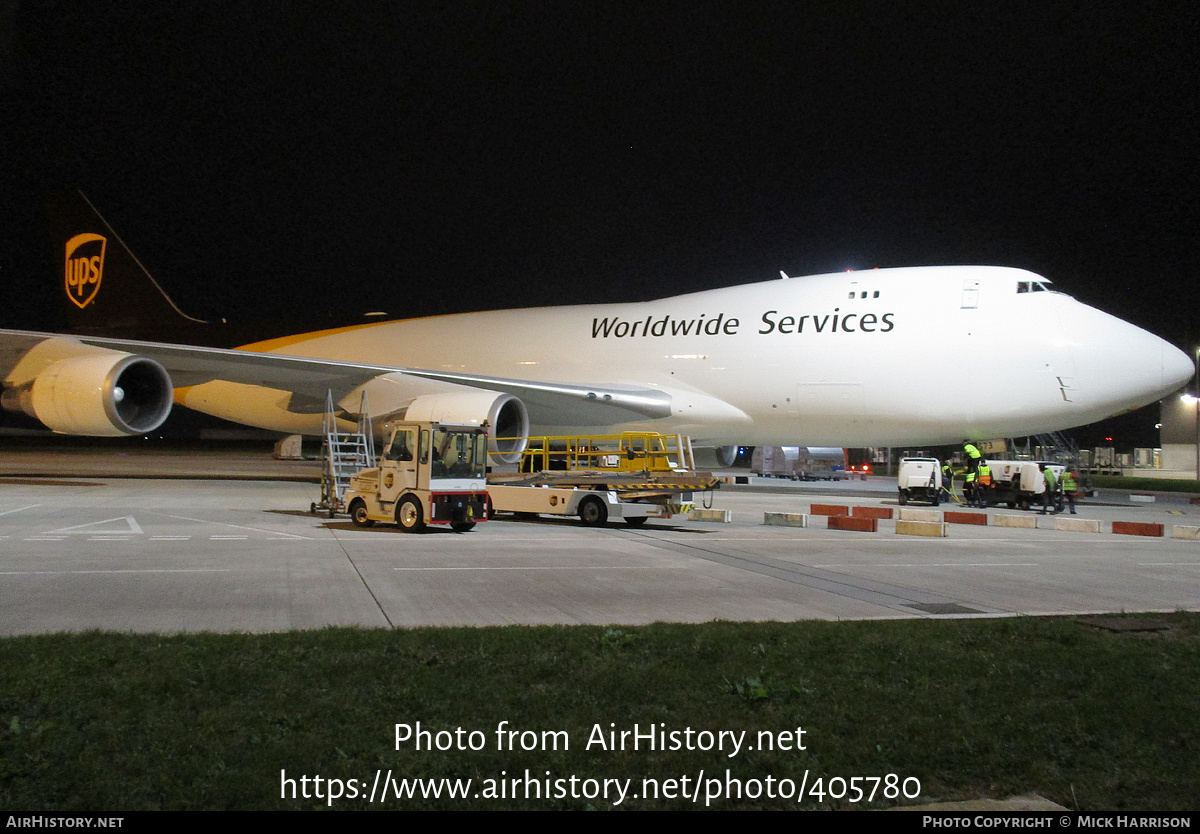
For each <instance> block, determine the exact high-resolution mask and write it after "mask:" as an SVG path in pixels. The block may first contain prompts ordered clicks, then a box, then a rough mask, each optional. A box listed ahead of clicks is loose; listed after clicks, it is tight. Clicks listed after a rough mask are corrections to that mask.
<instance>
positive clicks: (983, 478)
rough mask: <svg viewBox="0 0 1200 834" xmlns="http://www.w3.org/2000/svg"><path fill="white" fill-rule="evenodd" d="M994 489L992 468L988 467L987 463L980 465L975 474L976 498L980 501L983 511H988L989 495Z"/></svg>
mask: <svg viewBox="0 0 1200 834" xmlns="http://www.w3.org/2000/svg"><path fill="white" fill-rule="evenodd" d="M991 488H992V468H991V467H990V466H988V465H987V461H983V462H982V463H980V464H979V469H978V470H977V471H976V473H975V496H976V498H977V499H978V501H979V507H980V508H981V509H984V510H986V509H987V494H988V490H989V489H991Z"/></svg>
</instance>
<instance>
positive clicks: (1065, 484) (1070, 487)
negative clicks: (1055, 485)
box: [1062, 472, 1079, 492]
mask: <svg viewBox="0 0 1200 834" xmlns="http://www.w3.org/2000/svg"><path fill="white" fill-rule="evenodd" d="M1062 488H1063V492H1074V491H1075V490H1076V489H1078V488H1079V485H1078V484H1076V483H1075V476H1074V475H1072V474H1071V473H1070V472H1064V473H1063V476H1062Z"/></svg>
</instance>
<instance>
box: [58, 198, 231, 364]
mask: <svg viewBox="0 0 1200 834" xmlns="http://www.w3.org/2000/svg"><path fill="white" fill-rule="evenodd" d="M51 224H52V228H53V230H54V235H55V236H54V240H55V245H56V246H57V247H58V256H57V261H58V264H59V270H58V276H57V278H56V280H57V281H58V282H60V284H59V288H60V289H59V292H61V293H62V294H61V295H60V296H59V298H60V299H61V301H62V308H63V309H64V310H65V317H66V329H67V330H68V331H70V332H71V333H74V334H78V335H87V336H111V337H117V338H126V339H148V340H154V341H178V340H180V337H183V336H185V335H186V336H187V337H188V341H192V342H195V341H197V339H196V335H198V334H197V333H196V331H197V330H200V329H202V328H204V326H205V325H206V324H207V323H206V322H204V321H202V320H201V319H197V318H193V317H192V316H189V315H188V314H187V313H185V312H183V311H182V310H181V309H180V308H179V306H178V305H177V304H176V303H175V302H174V301H172V300H171V297H170V296H168V295H167V293H166V291H164V290H163V288H162V286H161V285H159V283H158V282H157V281H156V280H154V277H153V276H152V275H151V274H150V272H149V271H148V270H147V269H146V267H145V266H143V264H142V262H141V261H139V260H138V258H137V256H136V255H134V254H133V252H132V251H131V250H130V249H129V247H128V246H126V245H125V242H124V241H123V240H121V237H120V236H119V235H118V234H117V233H116V231H115V230H114V229H113V228H112V226H110V225H109V224H108V221H106V220H105V219H104V217H103V216H102V215H101V214H100V212H99V211H98V210H97V209H96V207H95V206H94V205H92V202H91V201H90V200H88V198H87V196H86V195H84V193H83V192H82V191H74V192H70V193H69V194H66V195H63V196H62V197H61V198H60V199H58V200H56V201H54V204H52V206H51Z"/></svg>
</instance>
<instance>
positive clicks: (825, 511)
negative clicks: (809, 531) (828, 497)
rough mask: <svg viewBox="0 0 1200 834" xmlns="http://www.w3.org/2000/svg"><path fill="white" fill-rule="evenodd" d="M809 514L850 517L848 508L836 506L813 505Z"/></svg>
mask: <svg viewBox="0 0 1200 834" xmlns="http://www.w3.org/2000/svg"><path fill="white" fill-rule="evenodd" d="M809 513H810V514H811V515H850V508H849V507H842V506H839V505H837V504H813V505H812V509H811V510H809Z"/></svg>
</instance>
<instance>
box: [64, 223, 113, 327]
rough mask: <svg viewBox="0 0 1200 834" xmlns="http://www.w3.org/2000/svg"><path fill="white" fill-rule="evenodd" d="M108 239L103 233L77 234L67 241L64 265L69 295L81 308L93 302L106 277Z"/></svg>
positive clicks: (73, 302) (72, 301)
mask: <svg viewBox="0 0 1200 834" xmlns="http://www.w3.org/2000/svg"><path fill="white" fill-rule="evenodd" d="M107 246H108V241H107V240H106V239H105V238H104V236H103V235H95V234H91V233H87V234H82V235H75V237H73V238H71V239H70V240H68V241H67V257H66V263H65V267H64V272H65V275H66V278H65V286H66V290H67V297H68V298H70V299H71V303H72V304H74V305H75V306H76V307H78V308H80V309H81V310H82V309H83V308H84V307H86V306H88V305H89V304H91V303H92V299H94V298H95V297H96V293H97V292H98V291H99V290H100V279H101V278H102V277H104V250H105V248H106V247H107Z"/></svg>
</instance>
